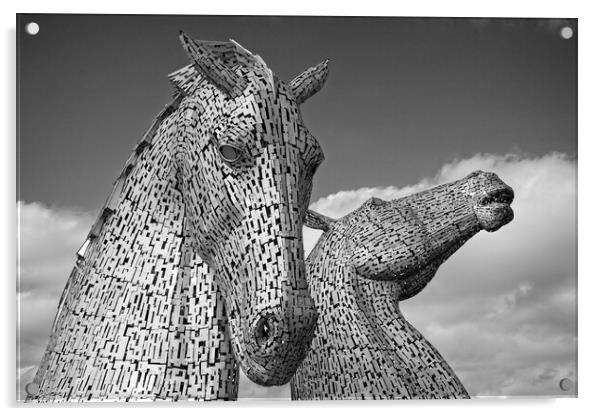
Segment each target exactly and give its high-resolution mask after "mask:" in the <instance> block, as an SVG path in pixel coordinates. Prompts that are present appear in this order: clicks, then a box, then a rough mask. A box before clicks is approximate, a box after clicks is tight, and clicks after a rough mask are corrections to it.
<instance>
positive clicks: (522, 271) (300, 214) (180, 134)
mask: <svg viewBox="0 0 602 416" xmlns="http://www.w3.org/2000/svg"><path fill="white" fill-rule="evenodd" d="M16 18H17V22H16V33H17V35H16V40H17V48H16V53H17V70H16V76H17V91H16V93H17V215H18V260H17V271H18V276H17V308H18V312H17V340H16V341H17V357H16V358H17V363H16V398H17V401H18V402H20V403H31V404H32V405H34V404H40V403H66V402H77V403H83V402H140V401H144V402H149V401H150V402H165V401H167V402H175V401H179V402H186V401H191V402H200V401H223V400H228V401H232V400H239V401H245V400H247V401H248V400H262V401H267V400H280V401H286V400H400V399H477V398H519V397H520V398H533V397H535V398H544V397H554V398H576V397H577V393H578V374H577V345H578V343H577V159H578V156H577V37H578V21H577V19H574V18H566V19H563V18H544V17H542V18H485V17H480V18H476V17H475V18H457V17H455V18H451V17H335V16H293V15H291V16H243V15H238V16H236V15H230V16H225V15H224V16H220V15H94V14H82V15H76V14H18V15H17V16H16ZM584 31H585V29H584ZM10 371H13V370H10ZM584 385H585V384H584ZM200 405H202V404H200Z"/></svg>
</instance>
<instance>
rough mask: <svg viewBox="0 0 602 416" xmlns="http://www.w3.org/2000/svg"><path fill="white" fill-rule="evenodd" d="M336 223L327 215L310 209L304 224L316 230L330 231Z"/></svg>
mask: <svg viewBox="0 0 602 416" xmlns="http://www.w3.org/2000/svg"><path fill="white" fill-rule="evenodd" d="M334 222H335V220H334V219H332V218H328V217H327V216H326V215H322V214H318V213H317V212H315V211H312V210H311V209H308V210H307V212H306V213H305V218H303V224H305V225H306V226H307V227H309V228H313V229H314V230H322V231H328V230H330V226H331V224H333V223H334Z"/></svg>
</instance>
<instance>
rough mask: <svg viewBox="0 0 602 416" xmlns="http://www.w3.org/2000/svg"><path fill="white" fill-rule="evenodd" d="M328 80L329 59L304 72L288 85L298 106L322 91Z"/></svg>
mask: <svg viewBox="0 0 602 416" xmlns="http://www.w3.org/2000/svg"><path fill="white" fill-rule="evenodd" d="M326 78H328V59H326V60H325V61H322V62H320V63H319V64H318V65H316V66H312V67H311V68H309V69H306V70H305V71H303V73H302V74H300V75H297V76H296V77H295V78H294V79H293V80H292V81H290V82H289V83H288V86H289V88H290V89H291V91H292V93H293V97H295V101H297V104H302V103H304V102H305V100H307V99H308V98H309V97H311V96H312V95H314V94H315V93H317V92H318V91H320V89H321V88H322V86H323V85H324V83H325V82H326Z"/></svg>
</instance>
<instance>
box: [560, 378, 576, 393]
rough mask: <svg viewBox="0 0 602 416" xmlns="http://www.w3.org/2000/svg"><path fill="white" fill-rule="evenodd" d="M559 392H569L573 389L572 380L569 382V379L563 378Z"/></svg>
mask: <svg viewBox="0 0 602 416" xmlns="http://www.w3.org/2000/svg"><path fill="white" fill-rule="evenodd" d="M559 386H560V390H562V391H569V390H572V389H573V380H571V379H570V378H563V379H562V380H560V384H559Z"/></svg>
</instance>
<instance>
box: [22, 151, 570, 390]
mask: <svg viewBox="0 0 602 416" xmlns="http://www.w3.org/2000/svg"><path fill="white" fill-rule="evenodd" d="M477 169H480V170H485V171H493V172H496V173H497V174H498V175H499V176H500V178H502V180H504V181H505V182H506V183H507V184H509V185H510V186H512V187H513V188H514V190H515V194H516V198H515V202H514V204H513V207H514V211H515V219H514V221H513V222H512V223H510V224H508V225H507V226H505V227H503V228H502V229H500V230H499V231H497V232H495V233H486V232H481V233H479V234H478V235H477V236H475V237H474V238H472V239H471V240H470V241H468V242H467V243H466V245H465V246H464V247H463V248H461V249H460V250H459V251H458V252H457V253H456V254H455V255H454V256H452V257H451V258H450V259H449V260H448V261H447V262H446V263H445V264H444V265H443V266H442V267H441V268H440V270H439V272H438V273H437V275H436V276H435V278H434V279H433V281H432V282H431V283H430V284H429V285H428V286H427V288H426V289H425V290H424V291H423V292H421V293H420V294H419V295H417V296H415V297H414V298H412V299H409V300H407V301H404V302H402V303H401V309H402V311H403V313H404V315H405V316H406V318H407V319H408V320H409V321H410V322H411V323H412V324H413V325H414V326H416V327H417V328H418V329H419V330H420V331H421V332H422V333H423V334H424V335H425V336H426V337H427V338H428V339H429V341H431V342H432V343H433V344H434V345H435V346H436V347H437V348H438V349H439V351H440V352H441V353H442V355H443V356H444V357H445V358H446V359H447V361H448V362H449V363H450V365H451V366H452V368H453V369H454V370H455V371H456V373H457V374H458V376H459V377H460V379H461V380H462V381H463V383H464V384H465V386H466V387H467V389H468V391H469V392H470V393H471V394H472V395H481V396H487V395H532V394H545V395H548V394H553V395H556V394H562V393H563V392H562V391H561V390H560V389H559V388H558V383H559V381H560V379H562V378H564V377H568V378H571V379H572V380H573V381H574V382H576V360H577V339H576V329H577V327H576V325H577V324H576V267H577V264H576V189H577V187H576V174H577V167H576V161H574V160H571V159H569V158H568V157H567V156H566V155H563V154H559V153H551V154H548V155H545V156H541V157H526V156H519V155H512V154H511V155H503V156H501V155H489V154H477V155H475V156H473V157H471V158H469V159H462V160H454V161H452V162H450V163H448V164H445V165H444V166H442V167H441V169H440V170H439V171H438V172H436V173H434V175H433V176H432V177H428V178H424V179H422V180H421V181H419V182H418V183H417V184H413V185H409V186H400V187H397V186H388V187H380V188H361V189H356V190H347V191H341V192H338V193H336V194H333V195H329V196H328V197H325V198H322V199H320V200H318V201H316V202H315V203H313V204H312V205H311V208H312V209H314V210H316V211H318V212H320V213H322V214H324V215H328V216H330V217H333V218H340V217H341V216H343V215H345V214H347V213H349V212H351V211H352V210H354V209H355V208H357V207H359V206H360V205H361V204H362V203H363V202H364V201H365V200H366V199H368V198H370V197H372V196H376V197H379V198H382V199H385V200H390V199H394V198H400V197H402V196H405V195H409V194H411V193H415V192H419V191H421V190H424V189H428V188H431V187H433V186H435V185H438V184H440V183H445V182H450V181H454V180H457V179H459V178H461V177H463V176H465V175H466V174H468V173H470V172H471V171H474V170H477ZM19 213H20V250H21V253H20V331H21V333H20V358H21V359H20V363H19V374H21V376H22V377H23V380H24V383H23V384H26V383H27V382H28V381H30V379H31V378H32V377H33V374H34V373H35V368H36V366H37V365H38V363H39V360H40V358H41V355H42V352H43V349H44V348H45V346H46V342H47V340H48V335H49V330H50V325H51V323H52V319H53V317H54V314H55V311H56V306H57V303H58V299H59V296H60V294H61V291H62V289H63V287H64V284H65V282H66V280H67V276H68V275H69V272H70V271H71V268H72V267H73V264H74V262H75V252H76V251H77V249H78V248H79V246H80V245H81V244H82V242H83V241H84V238H85V235H86V233H87V232H88V230H89V228H90V226H91V224H92V222H93V220H94V217H93V216H92V215H90V214H87V213H83V212H80V211H77V210H73V209H62V208H50V207H47V206H44V205H42V204H39V203H25V202H20V203H19ZM320 235H321V232H320V231H316V230H310V229H307V228H305V229H304V244H305V249H306V252H309V251H310V250H311V249H312V247H313V246H314V245H315V243H316V241H317V240H318V238H319V236H320ZM568 393H571V394H574V391H569V392H568ZM288 397H290V392H289V386H288V385H285V386H278V387H270V388H265V387H261V386H259V385H256V384H254V383H252V382H251V381H249V380H248V379H247V378H246V377H244V375H242V376H241V381H240V389H239V398H240V399H245V398H249V399H250V398H288Z"/></svg>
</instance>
